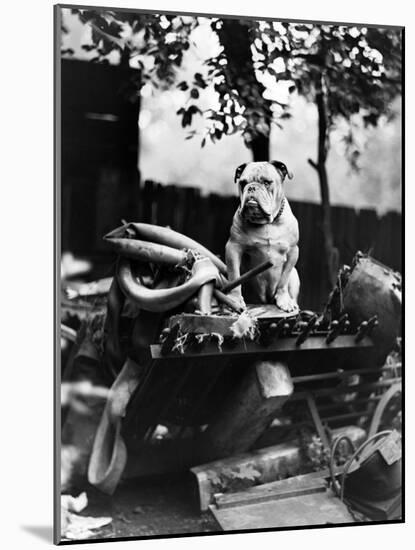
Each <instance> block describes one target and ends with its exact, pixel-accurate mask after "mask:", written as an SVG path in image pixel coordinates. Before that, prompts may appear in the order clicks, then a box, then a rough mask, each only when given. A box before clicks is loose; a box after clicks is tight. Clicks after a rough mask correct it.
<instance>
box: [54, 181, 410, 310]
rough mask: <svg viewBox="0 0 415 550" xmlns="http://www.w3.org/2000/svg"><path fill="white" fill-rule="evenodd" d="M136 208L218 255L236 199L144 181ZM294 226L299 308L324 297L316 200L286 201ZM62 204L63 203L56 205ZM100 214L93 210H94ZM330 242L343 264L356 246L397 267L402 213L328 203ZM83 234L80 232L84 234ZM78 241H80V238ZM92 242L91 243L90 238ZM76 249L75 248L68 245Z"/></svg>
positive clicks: (104, 225)
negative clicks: (297, 234) (297, 233)
mask: <svg viewBox="0 0 415 550" xmlns="http://www.w3.org/2000/svg"><path fill="white" fill-rule="evenodd" d="M137 202H138V212H137V215H136V216H135V217H134V220H129V221H142V222H147V223H154V224H158V225H168V226H170V227H171V228H172V229H175V230H176V231H180V232H181V233H184V234H186V235H188V236H189V237H192V238H193V239H196V240H197V241H199V242H200V243H202V244H203V245H205V246H206V247H208V248H209V249H210V250H212V251H213V252H215V253H216V254H218V255H219V256H221V257H222V258H223V255H224V250H225V243H226V241H227V239H228V235H229V228H230V225H231V222H232V217H233V215H234V212H235V210H236V208H237V205H238V199H237V198H236V197H226V196H221V195H216V194H209V195H202V193H201V192H200V190H199V189H195V188H192V187H176V186H174V185H167V186H165V185H161V184H158V183H155V182H153V181H146V182H145V183H144V185H142V186H141V187H140V191H139V197H138V201H137ZM290 205H291V208H292V210H293V212H294V215H295V216H296V217H297V219H298V222H299V226H300V258H299V261H298V270H299V274H300V279H301V284H302V290H301V296H300V302H301V305H302V307H303V308H306V309H315V310H319V309H321V308H322V306H323V305H324V303H325V301H326V299H327V291H328V289H327V285H326V283H325V277H324V272H325V271H324V250H323V235H322V229H321V209H320V206H319V205H318V204H310V203H306V202H297V201H290ZM62 206H63V207H64V205H62ZM95 215H96V216H98V217H99V216H100V213H99V212H96V213H95ZM122 217H124V216H123V215H122V213H119V212H113V213H112V215H110V216H109V215H108V212H106V216H105V220H102V221H101V223H100V224H98V225H99V227H100V229H101V231H102V230H104V229H105V230H106V231H109V230H111V229H113V228H114V227H116V226H117V225H120V218H122ZM332 219H333V230H334V238H335V245H336V247H337V248H338V250H339V253H340V262H341V264H343V263H346V264H349V263H350V262H351V260H352V258H353V256H354V254H355V252H356V251H357V250H361V251H362V252H369V253H370V254H371V255H372V256H373V257H374V258H376V259H378V260H379V261H381V262H383V263H385V264H386V265H388V266H390V267H392V268H393V269H395V270H398V271H400V270H401V266H402V265H401V264H402V260H401V254H402V250H401V246H402V219H401V215H400V214H398V213H396V212H390V213H387V214H385V215H383V216H378V215H377V213H376V212H375V211H374V210H369V209H362V210H360V211H356V210H354V209H352V208H346V207H339V206H334V207H333V208H332ZM85 237H86V234H85V233H84V238H85ZM101 237H102V234H101V235H95V238H93V241H95V244H94V246H93V248H94V251H93V253H94V254H96V253H99V252H101V254H102V253H103V254H105V251H106V250H105V248H106V247H105V243H103V242H102V240H101ZM84 242H86V241H85V240H84ZM91 244H92V243H91ZM74 251H75V252H76V250H74Z"/></svg>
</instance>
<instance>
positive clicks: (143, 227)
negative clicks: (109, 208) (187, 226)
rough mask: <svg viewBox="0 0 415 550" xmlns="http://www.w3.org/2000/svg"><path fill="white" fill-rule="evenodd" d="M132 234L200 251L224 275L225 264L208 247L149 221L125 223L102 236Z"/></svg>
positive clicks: (115, 236)
mask: <svg viewBox="0 0 415 550" xmlns="http://www.w3.org/2000/svg"><path fill="white" fill-rule="evenodd" d="M132 232H134V234H135V235H136V236H137V237H138V238H141V239H144V240H145V241H150V242H152V243H157V244H161V245H166V246H170V247H172V248H176V249H179V250H181V249H190V250H196V251H197V252H200V253H201V254H202V255H203V256H206V257H207V258H209V259H210V260H211V261H212V262H213V264H214V265H215V266H216V267H217V268H218V270H219V271H220V272H221V273H222V275H225V276H226V273H227V271H226V265H225V264H224V263H223V262H222V260H220V259H219V258H218V257H217V256H215V254H213V252H211V251H210V250H209V249H207V248H206V247H204V246H203V245H201V244H200V243H198V242H197V241H194V240H193V239H191V238H190V237H186V235H182V234H181V233H178V232H177V231H174V230H173V229H170V228H169V227H162V226H160V225H153V224H149V223H133V222H130V223H127V224H125V225H123V226H121V227H117V228H116V229H114V230H113V231H111V232H110V233H107V234H106V235H105V236H104V240H106V241H110V240H111V239H114V238H124V237H126V236H127V235H128V234H131V233H132Z"/></svg>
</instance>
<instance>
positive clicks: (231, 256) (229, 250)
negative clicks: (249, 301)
mask: <svg viewBox="0 0 415 550" xmlns="http://www.w3.org/2000/svg"><path fill="white" fill-rule="evenodd" d="M225 260H226V268H227V271H228V281H229V282H230V283H231V282H232V281H234V280H235V279H238V278H239V277H240V276H241V261H242V248H241V246H240V245H239V244H238V243H236V242H235V241H233V240H232V239H229V241H228V242H227V243H226V247H225ZM229 295H230V296H231V297H232V298H233V299H234V300H236V301H237V303H238V304H239V305H240V306H241V307H243V308H244V309H245V307H246V305H245V301H244V299H243V297H242V289H241V286H237V287H236V288H234V289H233V290H232V291H231V292H230V293H229Z"/></svg>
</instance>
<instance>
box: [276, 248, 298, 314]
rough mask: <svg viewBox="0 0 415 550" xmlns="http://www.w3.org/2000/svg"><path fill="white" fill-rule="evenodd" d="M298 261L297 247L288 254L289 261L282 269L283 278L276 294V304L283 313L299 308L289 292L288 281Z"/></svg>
mask: <svg viewBox="0 0 415 550" xmlns="http://www.w3.org/2000/svg"><path fill="white" fill-rule="evenodd" d="M297 260H298V246H297V245H295V246H293V247H291V248H290V250H289V251H288V254H287V260H286V262H285V264H284V267H283V268H282V273H281V277H280V280H279V283H278V285H277V289H276V292H275V303H276V305H277V306H278V307H279V308H280V309H282V310H283V311H287V312H290V311H293V310H295V309H296V308H297V303H296V301H295V300H294V299H293V298H292V297H291V296H290V294H289V292H288V280H289V278H290V275H291V272H292V270H293V268H294V266H295V264H296V263H297Z"/></svg>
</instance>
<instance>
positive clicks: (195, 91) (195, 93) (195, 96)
mask: <svg viewBox="0 0 415 550" xmlns="http://www.w3.org/2000/svg"><path fill="white" fill-rule="evenodd" d="M190 96H191V97H192V98H193V99H199V90H198V89H197V88H192V90H191V91H190Z"/></svg>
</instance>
